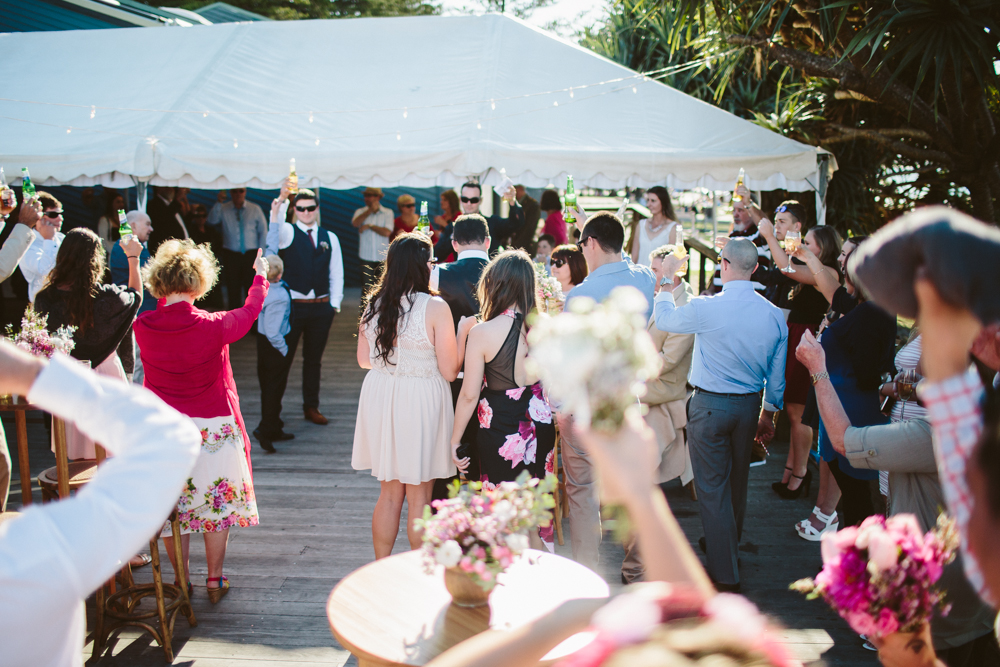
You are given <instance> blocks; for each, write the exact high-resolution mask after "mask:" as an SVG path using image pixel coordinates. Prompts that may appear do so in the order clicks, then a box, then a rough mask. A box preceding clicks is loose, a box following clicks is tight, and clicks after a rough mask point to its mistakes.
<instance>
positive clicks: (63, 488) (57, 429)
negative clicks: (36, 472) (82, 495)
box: [52, 415, 69, 500]
mask: <svg viewBox="0 0 1000 667" xmlns="http://www.w3.org/2000/svg"><path fill="white" fill-rule="evenodd" d="M52 431H53V432H54V433H55V435H56V476H57V478H58V480H59V500H63V499H65V498H69V453H68V452H67V451H66V422H64V421H63V420H62V419H59V418H58V417H56V416H55V415H53V416H52Z"/></svg>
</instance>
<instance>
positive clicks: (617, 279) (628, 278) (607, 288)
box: [565, 261, 656, 322]
mask: <svg viewBox="0 0 1000 667" xmlns="http://www.w3.org/2000/svg"><path fill="white" fill-rule="evenodd" d="M622 285H631V286H632V287H634V288H636V289H637V290H639V291H640V292H642V295H643V296H644V297H646V303H647V304H649V308H647V310H646V321H647V322H648V321H649V316H650V315H651V314H652V310H653V308H652V306H653V293H654V292H655V291H656V276H654V275H653V272H652V271H650V270H649V269H648V268H646V267H645V266H641V265H639V264H633V263H632V262H625V261H622V262H613V263H611V264H605V265H604V266H599V267H597V268H596V269H594V270H593V271H591V272H590V275H588V276H587V277H586V278H584V279H583V282H582V283H580V284H579V285H577V286H576V287H574V288H573V289H571V290H570V291H569V294H567V295H566V305H565V308H566V309H567V310H568V309H569V302H570V301H572V300H573V299H575V298H577V297H581V296H589V297H590V298H591V299H593V300H594V301H597V302H598V303H600V302H601V301H604V299H606V298H607V297H608V295H609V294H611V290H613V289H614V288H616V287H621V286H622Z"/></svg>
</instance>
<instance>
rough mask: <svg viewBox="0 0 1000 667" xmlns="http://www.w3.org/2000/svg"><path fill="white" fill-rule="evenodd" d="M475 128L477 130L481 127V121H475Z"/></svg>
mask: <svg viewBox="0 0 1000 667" xmlns="http://www.w3.org/2000/svg"><path fill="white" fill-rule="evenodd" d="M476 129H477V130H481V129H483V124H482V123H481V122H479V121H478V120H477V121H476Z"/></svg>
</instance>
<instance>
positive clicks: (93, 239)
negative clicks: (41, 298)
mask: <svg viewBox="0 0 1000 667" xmlns="http://www.w3.org/2000/svg"><path fill="white" fill-rule="evenodd" d="M103 277H104V245H103V244H102V243H101V239H100V237H98V236H97V234H95V233H94V232H92V231H90V230H89V229H86V228H82V227H77V228H76V229H71V230H70V231H68V232H67V233H66V238H64V239H63V242H62V245H60V246H59V252H58V253H57V254H56V265H55V267H54V268H53V269H52V271H50V272H49V276H48V278H47V279H46V281H45V287H44V288H43V289H42V290H41V292H39V294H41V293H42V292H48V291H49V290H56V289H59V288H60V287H68V288H69V290H68V292H69V294H68V295H69V299H68V305H69V324H71V325H73V326H75V327H77V329H78V331H79V332H80V333H83V332H84V331H86V330H87V329H89V328H90V327H92V326H93V325H94V297H96V296H97V286H98V285H100V284H101V280H102V278H103Z"/></svg>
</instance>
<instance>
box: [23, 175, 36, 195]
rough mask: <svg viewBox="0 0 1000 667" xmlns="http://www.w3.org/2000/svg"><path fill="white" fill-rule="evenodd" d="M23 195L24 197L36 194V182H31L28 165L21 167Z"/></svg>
mask: <svg viewBox="0 0 1000 667" xmlns="http://www.w3.org/2000/svg"><path fill="white" fill-rule="evenodd" d="M21 196H22V197H23V198H24V199H28V198H29V197H34V196H35V184H34V183H32V182H31V176H30V175H29V174H28V168H27V167H21Z"/></svg>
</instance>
